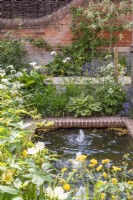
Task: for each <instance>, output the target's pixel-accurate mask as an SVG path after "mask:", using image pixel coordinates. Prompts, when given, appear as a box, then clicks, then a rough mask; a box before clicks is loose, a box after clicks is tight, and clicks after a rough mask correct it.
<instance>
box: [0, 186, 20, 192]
mask: <svg viewBox="0 0 133 200" xmlns="http://www.w3.org/2000/svg"><path fill="white" fill-rule="evenodd" d="M0 190H1V191H2V192H6V193H8V194H18V190H17V189H15V188H12V187H9V186H3V185H0Z"/></svg>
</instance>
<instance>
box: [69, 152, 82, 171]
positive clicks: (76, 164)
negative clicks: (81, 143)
mask: <svg viewBox="0 0 133 200" xmlns="http://www.w3.org/2000/svg"><path fill="white" fill-rule="evenodd" d="M81 155H82V153H81V152H78V153H76V159H71V160H70V161H71V163H72V166H73V168H75V169H78V168H80V167H81V166H82V163H81V162H80V161H78V160H77V157H78V156H81Z"/></svg>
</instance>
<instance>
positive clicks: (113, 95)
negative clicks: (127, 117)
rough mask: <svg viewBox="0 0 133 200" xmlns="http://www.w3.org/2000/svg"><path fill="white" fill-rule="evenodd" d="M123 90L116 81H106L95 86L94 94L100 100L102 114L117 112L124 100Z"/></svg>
mask: <svg viewBox="0 0 133 200" xmlns="http://www.w3.org/2000/svg"><path fill="white" fill-rule="evenodd" d="M125 94H126V93H125V91H124V89H123V87H122V86H121V85H119V84H117V83H116V82H110V81H106V82H105V83H104V84H103V85H101V86H100V87H98V88H97V90H96V96H97V97H98V99H99V101H100V102H101V107H102V114H103V115H114V114H117V113H119V111H120V110H121V109H122V105H123V103H124V101H125Z"/></svg>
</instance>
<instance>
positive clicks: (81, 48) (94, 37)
mask: <svg viewBox="0 0 133 200" xmlns="http://www.w3.org/2000/svg"><path fill="white" fill-rule="evenodd" d="M127 2H128V1H122V2H121V3H120V4H119V5H118V4H117V5H116V4H115V3H113V2H112V1H110V0H107V1H106V0H105V1H100V2H97V3H96V2H91V3H90V4H89V6H88V7H87V8H86V10H85V9H84V8H81V7H72V8H71V12H72V19H73V21H72V22H73V23H72V27H71V30H72V33H73V42H72V44H70V45H68V46H66V47H64V48H63V47H62V48H61V50H63V56H64V57H67V56H69V57H70V58H71V62H72V66H73V68H74V69H75V70H74V72H75V74H77V75H78V74H81V73H82V66H83V64H84V63H86V62H91V61H92V60H94V59H95V58H101V59H103V56H104V55H105V53H104V52H102V51H100V48H102V47H110V49H111V48H112V46H113V45H114V44H116V42H117V41H120V40H121V39H122V33H121V32H122V31H123V30H124V29H128V28H130V25H129V23H128V22H125V21H124V20H122V21H121V22H120V23H119V24H118V23H117V20H118V19H119V18H122V17H123V19H124V17H126V15H127V14H128V11H129V7H128V3H127ZM110 5H111V6H110ZM104 31H107V32H108V33H109V37H105V36H104V34H103V32H104ZM118 31H120V35H118V34H116V33H117V32H118ZM64 74H65V73H64Z"/></svg>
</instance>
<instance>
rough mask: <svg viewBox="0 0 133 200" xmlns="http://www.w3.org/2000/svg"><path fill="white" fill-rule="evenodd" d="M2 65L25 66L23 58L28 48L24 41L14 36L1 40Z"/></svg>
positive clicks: (0, 56) (0, 55) (0, 58)
mask: <svg viewBox="0 0 133 200" xmlns="http://www.w3.org/2000/svg"><path fill="white" fill-rule="evenodd" d="M0 52H1V53H0V65H1V66H8V65H13V66H14V67H16V69H17V68H20V67H22V66H24V62H23V58H24V56H25V55H26V50H25V48H24V44H23V42H22V41H19V40H16V39H13V38H4V39H1V40H0Z"/></svg>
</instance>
